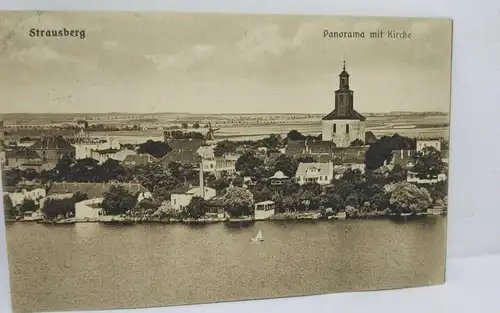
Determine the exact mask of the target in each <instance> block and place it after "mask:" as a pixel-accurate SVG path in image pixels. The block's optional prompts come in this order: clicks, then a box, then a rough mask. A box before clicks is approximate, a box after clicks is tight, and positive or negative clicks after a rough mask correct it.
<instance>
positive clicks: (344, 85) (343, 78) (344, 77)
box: [339, 61, 349, 90]
mask: <svg viewBox="0 0 500 313" xmlns="http://www.w3.org/2000/svg"><path fill="white" fill-rule="evenodd" d="M339 77H340V82H339V89H341V90H349V73H347V71H346V70H345V61H344V63H343V66H342V72H341V73H340V75H339Z"/></svg>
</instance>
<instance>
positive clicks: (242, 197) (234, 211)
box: [222, 187, 254, 217]
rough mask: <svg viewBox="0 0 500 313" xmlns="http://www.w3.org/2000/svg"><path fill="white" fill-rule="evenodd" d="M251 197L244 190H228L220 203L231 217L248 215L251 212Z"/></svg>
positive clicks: (234, 188)
mask: <svg viewBox="0 0 500 313" xmlns="http://www.w3.org/2000/svg"><path fill="white" fill-rule="evenodd" d="M253 201H254V200H253V195H252V193H251V192H250V191H248V190H247V189H246V188H242V187H231V188H228V189H227V191H226V193H225V194H224V196H223V197H222V203H223V204H224V207H225V208H226V210H227V212H228V213H229V215H231V216H235V217H236V216H242V215H250V214H252V212H253Z"/></svg>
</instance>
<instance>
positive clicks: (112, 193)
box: [102, 185, 137, 215]
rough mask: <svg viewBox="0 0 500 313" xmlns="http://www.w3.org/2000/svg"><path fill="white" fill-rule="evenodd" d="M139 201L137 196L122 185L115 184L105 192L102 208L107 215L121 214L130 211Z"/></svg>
mask: <svg viewBox="0 0 500 313" xmlns="http://www.w3.org/2000/svg"><path fill="white" fill-rule="evenodd" d="M136 203H137V197H135V196H134V195H132V194H130V193H129V192H128V190H127V189H126V188H125V187H123V186H121V185H113V186H111V188H110V189H109V191H107V192H105V193H104V200H103V202H102V208H103V211H104V213H105V215H121V214H125V213H127V212H130V211H131V210H132V209H133V208H134V207H135V205H136Z"/></svg>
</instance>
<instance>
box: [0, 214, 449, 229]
mask: <svg viewBox="0 0 500 313" xmlns="http://www.w3.org/2000/svg"><path fill="white" fill-rule="evenodd" d="M447 215H448V214H447V213H446V212H441V213H439V214H436V213H427V212H425V213H420V214H416V215H399V214H390V215H387V214H385V215H378V214H373V213H371V214H370V213H368V214H366V215H363V216H356V217H338V216H335V215H331V216H318V215H304V214H294V215H290V213H288V214H286V213H285V214H277V215H274V216H272V217H269V218H267V219H258V220H255V219H254V218H253V217H246V218H204V219H175V218H149V219H147V218H146V219H140V218H128V217H120V218H116V219H113V218H112V219H75V218H68V219H63V220H12V219H7V220H5V223H6V224H14V223H36V224H44V225H55V226H56V225H73V224H77V223H100V224H110V225H134V224H184V225H208V224H217V223H228V224H245V223H255V222H264V221H271V222H283V221H329V222H333V221H341V220H358V221H363V220H384V219H388V220H403V221H405V222H407V221H412V220H417V219H423V218H427V217H432V216H447Z"/></svg>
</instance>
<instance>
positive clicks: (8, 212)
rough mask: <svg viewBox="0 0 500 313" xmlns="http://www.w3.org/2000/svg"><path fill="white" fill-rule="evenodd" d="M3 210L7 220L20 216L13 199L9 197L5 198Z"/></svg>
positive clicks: (5, 196)
mask: <svg viewBox="0 0 500 313" xmlns="http://www.w3.org/2000/svg"><path fill="white" fill-rule="evenodd" d="M3 209H4V215H5V218H6V219H7V218H15V217H16V216H17V215H18V212H17V210H16V208H15V207H14V205H13V204H12V199H11V198H10V197H9V195H4V196H3Z"/></svg>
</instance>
